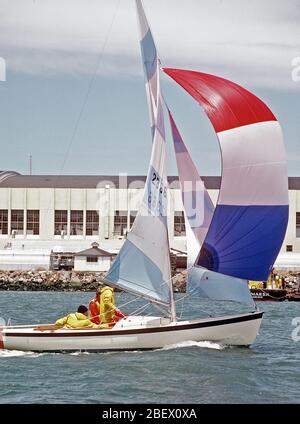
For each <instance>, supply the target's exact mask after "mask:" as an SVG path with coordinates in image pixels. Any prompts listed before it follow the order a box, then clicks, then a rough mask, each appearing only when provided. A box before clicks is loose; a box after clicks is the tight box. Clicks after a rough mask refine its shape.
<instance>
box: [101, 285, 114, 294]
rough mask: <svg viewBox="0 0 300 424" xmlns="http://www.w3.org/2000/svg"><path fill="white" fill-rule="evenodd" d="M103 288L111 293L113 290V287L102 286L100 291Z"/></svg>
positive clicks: (102, 290)
mask: <svg viewBox="0 0 300 424" xmlns="http://www.w3.org/2000/svg"><path fill="white" fill-rule="evenodd" d="M105 290H110V291H111V292H112V293H113V292H114V289H113V288H112V287H109V286H104V287H102V288H101V290H100V293H103V292H104V291H105Z"/></svg>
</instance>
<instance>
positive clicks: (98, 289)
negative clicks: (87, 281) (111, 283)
mask: <svg viewBox="0 0 300 424" xmlns="http://www.w3.org/2000/svg"><path fill="white" fill-rule="evenodd" d="M100 295H101V287H98V288H97V290H96V299H99V297H100Z"/></svg>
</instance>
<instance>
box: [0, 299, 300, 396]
mask: <svg viewBox="0 0 300 424" xmlns="http://www.w3.org/2000/svg"><path fill="white" fill-rule="evenodd" d="M179 297H180V296H179ZM90 298H91V294H90V293H45V292H38V293H36V292H35V293H29V292H0V317H2V318H4V319H6V320H7V319H8V318H11V319H12V323H13V324H14V323H15V324H20V323H26V324H28V323H45V322H53V321H55V320H56V319H57V318H58V317H60V316H63V315H65V314H66V313H68V312H71V311H74V310H75V309H76V307H77V305H78V304H80V303H84V304H87V302H88V300H89V299H90ZM128 299H129V297H128V295H124V294H119V295H118V304H121V303H122V302H123V301H124V302H125V301H127V300H128ZM217 305H218V306H216V304H215V305H211V304H209V303H207V302H203V301H201V300H199V299H189V300H186V301H185V302H184V310H183V317H184V316H186V315H187V314H189V316H190V317H192V316H194V317H196V316H199V315H200V316H202V315H203V316H204V312H203V311H204V310H205V311H208V310H209V309H210V310H212V308H215V309H216V310H217V307H218V312H220V309H221V313H224V312H225V306H224V305H221V304H220V303H218V304H217ZM134 306H135V305H134ZM134 306H133V304H130V305H128V306H127V310H126V311H127V312H129V311H130V309H131V310H133V308H134ZM259 306H260V308H261V309H263V310H264V311H265V316H264V319H263V323H262V327H261V331H260V334H259V336H258V338H257V340H256V342H255V344H254V345H253V346H252V347H251V348H238V347H236V348H233V347H231V348H228V347H227V348H224V347H223V346H220V345H218V344H216V343H209V342H201V343H195V342H192V341H191V342H187V343H184V344H181V345H176V346H168V347H166V348H164V349H160V350H155V351H147V352H125V353H124V352H123V353H118V352H117V353H90V354H89V353H72V354H57V353H56V354H51V353H41V354H39V353H30V352H17V351H10V352H9V351H5V350H3V351H0V403H300V394H299V392H300V340H299V341H296V340H293V338H292V332H293V330H294V336H297V331H296V329H295V326H294V325H293V324H292V320H293V319H294V318H295V317H298V316H299V317H300V303H297V302H295V303H293V302H290V303H287V302H284V303H271V302H270V303H267V302H265V303H260V304H259ZM125 309H126V308H125ZM180 309H181V308H180V307H179V308H178V310H179V312H180ZM299 325H300V318H299ZM298 334H299V335H300V331H299V333H298ZM296 338H297V337H296ZM299 338H300V337H299Z"/></svg>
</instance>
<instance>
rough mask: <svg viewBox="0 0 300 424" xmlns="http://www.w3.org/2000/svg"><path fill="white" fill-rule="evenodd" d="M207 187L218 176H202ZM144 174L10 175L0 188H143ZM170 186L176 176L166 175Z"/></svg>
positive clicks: (173, 185) (175, 183)
mask: <svg viewBox="0 0 300 424" xmlns="http://www.w3.org/2000/svg"><path fill="white" fill-rule="evenodd" d="M203 179H204V183H205V186H206V187H207V188H208V189H216V190H217V189H219V186H220V181H221V179H220V177H213V176H209V177H203ZM145 181H146V176H145V175H128V176H127V177H122V176H121V178H119V176H118V175H11V176H9V177H8V178H6V179H5V180H3V181H1V180H0V188H2V187H3V188H4V187H8V188H83V189H84V188H88V189H89V188H92V189H95V188H105V187H106V186H109V188H125V189H127V188H143V187H144V186H145ZM168 182H169V185H170V186H171V187H170V188H179V182H178V177H177V176H170V177H168Z"/></svg>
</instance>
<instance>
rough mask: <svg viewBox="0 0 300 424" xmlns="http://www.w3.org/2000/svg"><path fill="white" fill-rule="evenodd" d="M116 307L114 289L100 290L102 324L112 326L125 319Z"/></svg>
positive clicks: (107, 287)
mask: <svg viewBox="0 0 300 424" xmlns="http://www.w3.org/2000/svg"><path fill="white" fill-rule="evenodd" d="M125 317H127V315H125V314H123V312H121V311H120V310H119V309H118V308H117V307H116V305H115V296H114V289H113V288H112V287H109V286H105V287H102V288H101V290H100V319H101V323H102V324H111V323H115V322H117V321H119V320H120V319H121V318H125Z"/></svg>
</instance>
